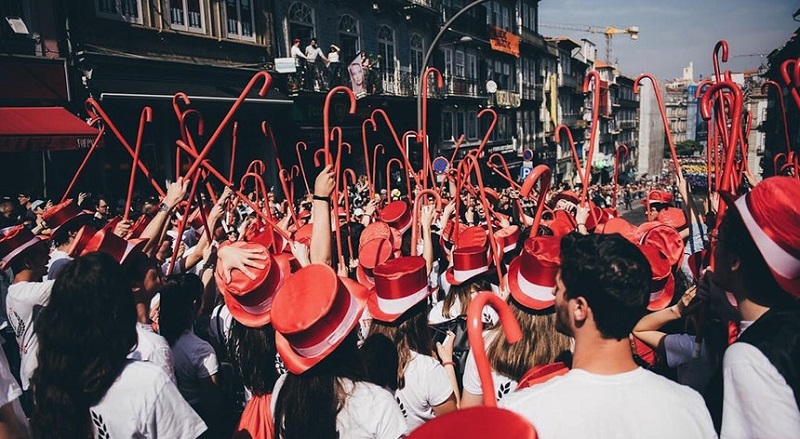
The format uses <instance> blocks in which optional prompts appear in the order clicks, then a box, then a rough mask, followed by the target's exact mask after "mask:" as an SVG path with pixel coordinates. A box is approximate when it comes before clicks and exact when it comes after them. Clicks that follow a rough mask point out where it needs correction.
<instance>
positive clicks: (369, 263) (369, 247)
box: [356, 238, 394, 287]
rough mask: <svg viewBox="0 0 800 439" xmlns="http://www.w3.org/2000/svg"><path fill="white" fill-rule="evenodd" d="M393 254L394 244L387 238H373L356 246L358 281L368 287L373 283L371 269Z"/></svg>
mask: <svg viewBox="0 0 800 439" xmlns="http://www.w3.org/2000/svg"><path fill="white" fill-rule="evenodd" d="M393 255H394V245H393V244H392V241H390V240H388V239H384V238H375V239H371V240H369V241H367V242H365V243H364V244H362V245H361V246H360V247H359V248H358V267H356V275H357V278H358V281H359V282H361V283H362V284H365V285H367V286H369V287H372V286H373V285H375V279H374V278H373V270H374V269H375V267H377V266H378V265H380V264H382V263H384V262H386V261H388V260H389V259H391V258H392V256H393Z"/></svg>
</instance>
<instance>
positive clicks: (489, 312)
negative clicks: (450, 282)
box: [428, 297, 500, 325]
mask: <svg viewBox="0 0 800 439" xmlns="http://www.w3.org/2000/svg"><path fill="white" fill-rule="evenodd" d="M460 310H461V301H460V300H458V297H456V298H455V300H453V304H452V305H451V306H450V312H449V314H450V317H446V316H445V315H444V301H441V302H438V303H436V305H434V306H433V308H431V310H430V311H429V312H428V324H430V325H436V324H439V323H444V322H448V321H450V320H453V319H455V318H456V317H458V315H459V314H458V313H459V311H460ZM482 320H483V323H484V324H486V325H494V324H496V323H497V322H499V321H500V316H499V315H497V311H495V310H494V308H492V307H491V306H484V307H483V319H482Z"/></svg>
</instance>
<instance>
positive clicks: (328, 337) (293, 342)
mask: <svg viewBox="0 0 800 439" xmlns="http://www.w3.org/2000/svg"><path fill="white" fill-rule="evenodd" d="M367 295H368V290H367V289H366V288H364V287H363V286H361V285H359V284H357V283H356V282H355V281H352V280H350V279H347V278H341V277H338V276H336V273H335V272H334V271H333V269H332V268H331V267H329V266H327V265H321V264H313V265H309V266H307V267H304V268H301V269H300V270H297V271H296V272H295V273H294V274H293V275H292V276H290V277H289V278H288V279H286V281H285V282H284V283H283V285H282V286H281V287H280V289H278V292H277V294H275V298H274V299H273V301H272V326H273V327H274V328H275V345H276V347H277V348H278V353H279V354H280V356H281V359H282V360H283V363H284V365H286V368H287V369H289V371H290V372H292V373H294V374H300V373H303V372H305V371H306V370H308V369H310V368H311V367H313V366H314V365H316V364H317V363H319V362H320V361H322V360H323V359H324V358H325V357H327V356H328V355H329V354H330V353H331V352H333V351H334V349H336V348H337V347H338V346H339V344H341V342H342V341H343V340H344V339H345V338H346V337H347V335H348V334H350V332H351V331H352V330H353V328H355V327H356V325H358V319H359V317H360V316H361V313H362V312H363V310H364V306H365V303H366V300H367Z"/></svg>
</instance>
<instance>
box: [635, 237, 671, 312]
mask: <svg viewBox="0 0 800 439" xmlns="http://www.w3.org/2000/svg"><path fill="white" fill-rule="evenodd" d="M639 250H641V251H642V253H643V254H644V256H645V258H647V262H649V263H650V270H651V271H652V273H653V276H652V280H651V282H650V303H649V304H648V305H647V309H648V310H650V311H658V310H660V309H664V308H666V307H667V305H669V303H670V302H671V301H672V297H673V296H674V295H675V278H674V277H673V276H672V264H670V263H669V260H668V259H667V257H666V256H665V255H664V253H662V252H661V250H659V249H658V248H657V247H655V246H652V245H640V246H639Z"/></svg>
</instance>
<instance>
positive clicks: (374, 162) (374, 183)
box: [369, 143, 388, 200]
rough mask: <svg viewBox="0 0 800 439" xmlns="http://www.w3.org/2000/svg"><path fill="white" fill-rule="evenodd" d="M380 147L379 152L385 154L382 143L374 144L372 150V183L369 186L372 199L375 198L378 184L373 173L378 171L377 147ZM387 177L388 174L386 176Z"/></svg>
mask: <svg viewBox="0 0 800 439" xmlns="http://www.w3.org/2000/svg"><path fill="white" fill-rule="evenodd" d="M379 148H380V150H381V154H386V148H384V147H383V144H382V143H379V144H377V145H375V149H373V150H372V185H371V186H370V188H369V190H370V196H371V197H372V199H373V200H374V199H375V188H376V187H377V185H378V181H377V179H376V178H375V173H376V172H378V149H379ZM387 178H388V176H387Z"/></svg>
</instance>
